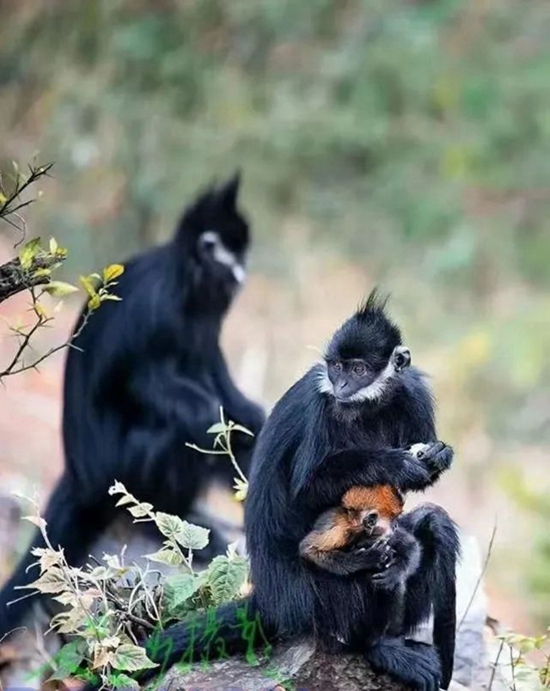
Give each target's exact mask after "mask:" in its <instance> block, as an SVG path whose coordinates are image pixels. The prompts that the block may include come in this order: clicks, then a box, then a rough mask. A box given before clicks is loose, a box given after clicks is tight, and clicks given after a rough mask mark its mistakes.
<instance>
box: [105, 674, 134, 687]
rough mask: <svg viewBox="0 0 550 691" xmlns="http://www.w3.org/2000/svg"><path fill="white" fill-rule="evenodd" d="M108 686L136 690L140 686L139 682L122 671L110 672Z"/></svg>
mask: <svg viewBox="0 0 550 691" xmlns="http://www.w3.org/2000/svg"><path fill="white" fill-rule="evenodd" d="M109 686H112V687H113V689H136V691H138V690H139V688H140V686H139V682H137V681H136V680H135V679H132V677H129V676H128V675H127V674H122V673H121V674H111V675H110V676H109Z"/></svg>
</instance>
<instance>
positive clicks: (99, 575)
mask: <svg viewBox="0 0 550 691" xmlns="http://www.w3.org/2000/svg"><path fill="white" fill-rule="evenodd" d="M87 575H88V576H89V579H90V580H96V581H108V580H109V579H110V578H114V577H115V576H118V573H117V570H116V569H112V568H110V567H109V566H96V567H95V569H92V570H91V571H90V572H89V574H87Z"/></svg>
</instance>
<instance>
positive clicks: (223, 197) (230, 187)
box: [218, 170, 241, 210]
mask: <svg viewBox="0 0 550 691" xmlns="http://www.w3.org/2000/svg"><path fill="white" fill-rule="evenodd" d="M240 184H241V171H240V170H237V171H236V172H235V174H234V175H233V176H232V177H231V178H229V180H228V181H227V182H226V183H224V184H223V185H222V186H221V187H220V189H219V191H218V199H219V201H220V204H221V206H222V207H223V208H224V209H228V210H229V209H234V208H235V207H236V205H237V196H238V194H239V187H240Z"/></svg>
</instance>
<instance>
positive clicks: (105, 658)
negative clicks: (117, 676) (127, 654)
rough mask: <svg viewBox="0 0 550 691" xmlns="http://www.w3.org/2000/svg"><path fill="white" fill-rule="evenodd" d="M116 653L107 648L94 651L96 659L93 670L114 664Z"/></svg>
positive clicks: (98, 648)
mask: <svg viewBox="0 0 550 691" xmlns="http://www.w3.org/2000/svg"><path fill="white" fill-rule="evenodd" d="M114 656H115V653H113V652H112V651H111V650H108V649H107V648H100V647H97V648H96V649H95V650H94V659H93V660H92V669H101V668H102V667H106V666H107V665H111V664H113V658H114Z"/></svg>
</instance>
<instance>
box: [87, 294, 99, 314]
mask: <svg viewBox="0 0 550 691" xmlns="http://www.w3.org/2000/svg"><path fill="white" fill-rule="evenodd" d="M98 307H101V298H100V297H99V295H97V294H96V295H94V296H93V297H91V298H90V299H89V300H88V309H89V310H90V312H93V311H94V310H96V309H97V308H98Z"/></svg>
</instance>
